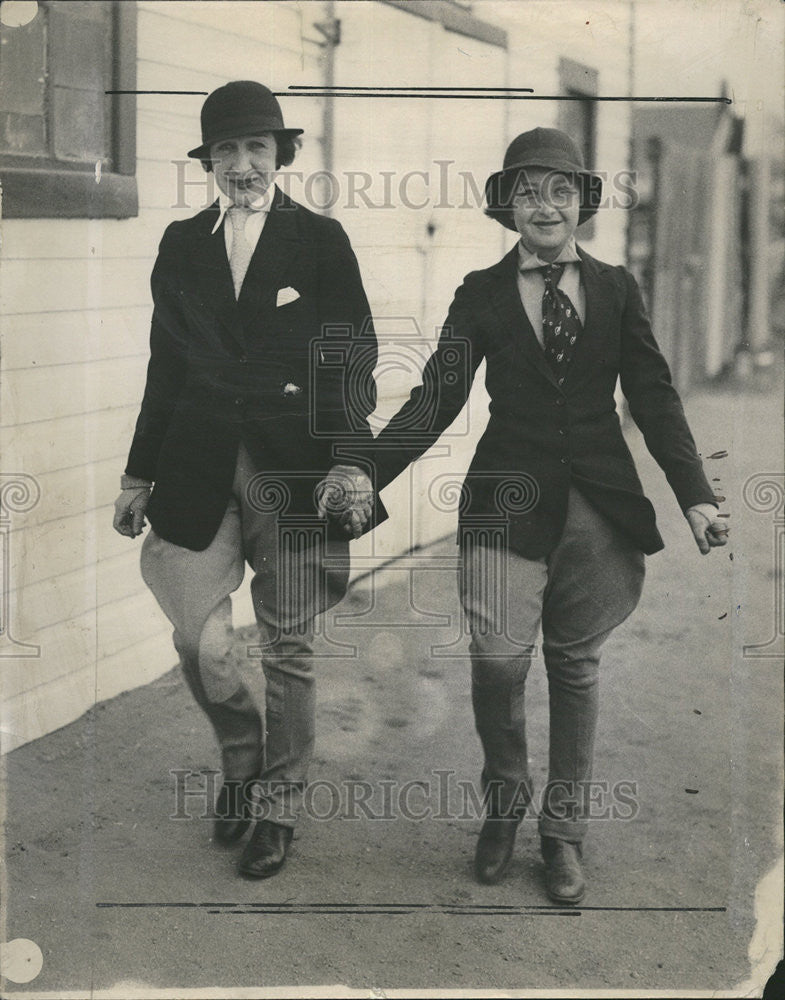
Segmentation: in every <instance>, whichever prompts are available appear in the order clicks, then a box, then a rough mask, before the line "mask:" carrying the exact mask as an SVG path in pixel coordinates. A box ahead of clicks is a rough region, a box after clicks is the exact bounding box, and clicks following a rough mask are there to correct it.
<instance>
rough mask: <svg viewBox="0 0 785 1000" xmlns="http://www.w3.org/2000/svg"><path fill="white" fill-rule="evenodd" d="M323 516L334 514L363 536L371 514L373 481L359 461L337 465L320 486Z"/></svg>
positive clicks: (319, 504) (319, 508)
mask: <svg viewBox="0 0 785 1000" xmlns="http://www.w3.org/2000/svg"><path fill="white" fill-rule="evenodd" d="M317 496H318V500H317V505H316V509H317V512H318V514H319V517H321V518H325V517H327V516H330V517H333V518H335V519H337V520H338V522H339V523H340V524H341V526H342V527H343V530H344V531H345V532H346V534H351V535H352V537H353V538H359V537H360V535H361V534H362V533H363V528H364V527H365V525H366V524H367V523H368V521H369V520H370V517H371V510H372V507H373V485H372V483H371V481H370V479H369V478H368V476H367V475H366V474H365V473H364V472H363V471H362V469H358V468H357V466H356V465H334V466H333V467H332V469H330V471H329V473H328V474H327V476H325V478H324V479H323V480H322V481H321V482H320V483H319V485H318V487H317Z"/></svg>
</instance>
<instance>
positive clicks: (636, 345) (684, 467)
mask: <svg viewBox="0 0 785 1000" xmlns="http://www.w3.org/2000/svg"><path fill="white" fill-rule="evenodd" d="M623 273H624V279H625V281H626V284H627V290H626V291H627V295H626V305H625V308H624V313H623V316H622V330H621V364H620V379H621V388H622V392H623V393H624V395H625V397H626V399H627V402H628V404H629V407H630V413H631V415H632V418H633V420H634V421H635V423H636V424H637V425H638V427H639V428H640V430H641V433H642V434H643V438H644V441H645V442H646V447H647V448H648V449H649V452H650V453H651V455H652V456H653V458H654V459H655V461H656V462H657V464H658V465H659V466H660V468H661V469H662V471H663V472H664V473H665V476H666V478H667V480H668V483H669V484H670V487H671V489H672V490H673V492H674V494H675V496H676V499H677V501H678V503H679V506H680V507H681V509H682V510H683V511H686V510H687V509H688V508H689V507H692V506H693V505H694V504H697V503H713V504H715V505H716V503H717V500H716V497H715V496H714V492H713V490H712V488H711V485H710V484H709V481H708V480H707V478H706V475H705V473H704V471H703V464H702V462H701V459H700V456H699V455H698V451H697V448H696V447H695V441H694V439H693V437H692V434H691V432H690V428H689V425H688V424H687V418H686V417H685V415H684V408H683V407H682V403H681V399H680V398H679V394H678V393H677V391H676V389H675V388H674V387H673V383H672V381H671V373H670V369H669V368H668V363H667V361H666V360H665V358H664V357H663V355H662V353H661V351H660V349H659V347H658V345H657V342H656V340H655V339H654V334H653V333H652V330H651V325H650V323H649V319H648V316H647V315H646V309H645V306H644V304H643V298H642V296H641V292H640V289H639V287H638V284H637V282H636V281H635V278H634V277H633V276H632V275H631V274H630V273H629V271H626V270H624V272H623Z"/></svg>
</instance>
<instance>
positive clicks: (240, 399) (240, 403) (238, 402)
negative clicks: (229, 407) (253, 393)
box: [234, 396, 243, 406]
mask: <svg viewBox="0 0 785 1000" xmlns="http://www.w3.org/2000/svg"><path fill="white" fill-rule="evenodd" d="M234 405H235V406H242V405H243V397H242V396H238V397H237V399H235V401H234Z"/></svg>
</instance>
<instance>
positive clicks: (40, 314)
mask: <svg viewBox="0 0 785 1000" xmlns="http://www.w3.org/2000/svg"><path fill="white" fill-rule="evenodd" d="M545 6H550V7H552V8H555V7H561V5H559V4H550V5H547V4H540V3H539V2H538V0H535V2H527V3H524V4H514V5H513V4H509V3H478V4H476V5H475V8H474V10H475V13H476V14H477V15H478V16H480V17H484V18H486V19H487V20H489V21H491V22H494V23H499V24H502V25H503V26H505V27H506V28H507V29H508V31H509V32H510V41H511V45H510V50H509V53H507V52H505V51H504V50H503V49H500V48H498V47H496V46H492V45H489V44H488V43H486V42H480V41H478V40H476V39H472V38H468V37H466V36H464V35H459V34H455V33H454V32H448V31H446V30H445V29H444V28H443V27H442V26H441V25H439V24H436V23H434V22H429V21H427V20H424V19H422V18H419V17H415V16H413V15H410V14H408V13H404V12H401V11H400V10H397V9H395V8H393V7H390V6H387V5H384V4H377V3H373V2H368V3H337V4H336V14H337V16H338V17H339V18H340V19H341V21H342V40H341V44H340V46H339V47H338V50H337V51H336V71H337V77H336V82H337V83H349V84H351V83H363V82H365V83H368V82H370V83H373V84H376V85H393V86H394V85H400V84H401V83H403V84H406V85H411V84H414V83H422V84H423V85H440V86H447V85H454V86H470V85H485V86H505V85H516V86H534V87H535V88H536V89H537V90H538V91H539V92H543V93H545V92H548V93H555V92H556V86H557V75H556V74H557V68H558V58H559V55H560V54H565V55H569V56H570V57H572V58H575V59H577V60H579V61H584V62H586V63H588V64H590V65H596V66H597V68H599V69H600V89H601V92H612V93H616V92H623V88H624V85H625V79H626V76H625V74H626V68H625V65H626V64H625V52H626V50H625V49H623V47H622V45H621V43H620V39H622V38H623V36H624V29H623V27H618V26H616V27H613V28H612V26H611V25H610V24H609V23H606V24H605V27H604V28H603V29H602V31H601V32H600V29H596V30H597V32H599V35H597V36H596V37H593V38H592V37H591V36H590V35H589V33H586V34H584V33H583V32H582V29H581V28H580V25H578V24H577V23H576V24H575V25H574V26H573V27H571V28H570V31H569V32H568V33H567V34H566V35H564V34H563V33H562V31H560V30H558V29H557V28H556V27H555V26H554V24H553V23H552V20H551V19H549V18H548V17H545V16H543V17H540V16H539V9H540V8H543V7H545ZM570 6H572V5H570ZM138 7H139V19H138V81H137V86H138V88H139V89H140V90H153V89H167V90H175V89H180V90H199V91H205V92H207V91H210V90H212V89H214V88H215V87H217V86H219V85H221V84H222V83H224V82H226V81H227V80H229V79H238V78H251V79H260V80H262V81H265V82H269V83H271V84H272V85H273V86H274V87H276V88H277V89H283V88H284V87H285V86H287V85H289V84H303V85H313V84H319V83H321V81H322V80H323V76H322V74H323V63H322V61H321V60H322V59H323V57H324V50H323V48H321V47H320V45H319V42H320V41H321V36H320V34H319V33H318V31H317V30H316V29H315V28H314V26H313V25H314V22H315V21H318V20H321V19H323V18H324V16H325V6H324V5H322V4H316V3H295V2H265V3H256V2H254V3H238V2H232V3H219V2H207V0H204V2H199V3H189V2H166V3H162V2H155V0H143V2H140V3H139V4H138ZM512 7H515V13H516V17H515V18H512V19H510V17H509V13H508V12H509V10H510V8H512ZM616 7H617V8H618V9H619V13H620V14H622V13H623V10H624V8H625V7H626V4H624V3H619V4H617V5H616ZM562 9H563V8H562ZM530 10H532V11H533V12H534V14H536V15H537V16H536V17H535V18H534V20H533V21H532V23H531V24H529V23H528V21H527V22H526V23H524V22H523V21H522V20H521V16H520V12H521V11H523V12H524V13H525V14H526V17H528V16H529V11H530ZM533 16H534V15H533ZM587 17H588V15H587ZM616 20H617V21H620V18H619V17H617V19H616ZM621 20H623V18H621ZM505 21H506V23H505ZM535 34H536V37H537V42H536V44H535V42H534V41H532V39H533V37H534V36H535ZM573 35H574V36H575V37H574V38H573ZM578 42H580V43H581V44H582V45H583V46H584V48H583V49H580V47H579V45H578ZM611 42H613V45H614V46H615V47H613V48H608V47H607V46H608V45H610V44H611ZM617 42H618V43H619V44H618V45H617V44H616V43H617ZM612 66H617V67H618V68H617V69H613V68H611V67H612ZM202 101H203V97H201V96H161V95H141V96H140V97H139V99H138V130H137V148H138V171H137V177H138V185H139V216H138V218H135V219H128V220H122V221H121V220H103V221H89V220H74V219H71V220H67V219H62V220H57V219H55V220H22V219H14V220H5V221H4V222H3V223H2V237H3V239H2V248H1V249H0V263H1V264H2V267H1V268H0V308H1V309H2V314H3V322H2V331H1V333H2V352H1V354H0V375H1V377H2V392H0V435H1V443H2V455H3V470H4V472H5V473H6V474H9V473H21V474H26V475H29V476H32V477H34V478H35V479H36V481H37V483H38V485H39V487H40V500H39V501H38V503H37V504H36V505H35V506H34V507H33V509H32V510H29V511H27V512H26V513H16V514H13V515H12V516H11V520H10V528H9V532H8V534H7V536H6V538H5V541H6V550H5V551H6V555H7V559H8V565H9V579H10V587H11V589H10V595H9V596H10V602H11V603H10V621H9V634H10V636H11V637H12V638H9V637H8V636H6V639H5V642H4V643H0V659H2V664H0V665H1V666H2V694H3V699H4V707H3V714H2V747H3V749H4V750H8V749H11V748H13V747H15V746H18V745H20V744H21V743H24V742H26V741H27V740H30V739H33V738H35V737H37V736H39V735H41V734H43V733H45V732H48V731H50V730H52V729H54V728H57V727H59V726H61V725H64V724H66V723H68V722H70V721H72V720H73V719H74V718H76V717H78V715H79V714H81V713H82V712H83V711H84V710H85V709H86V708H88V707H89V706H90V705H92V704H93V703H94V702H95V701H96V700H101V699H104V698H107V697H111V696H113V695H114V694H116V693H118V692H119V691H121V690H123V689H127V688H129V687H133V686H136V685H138V684H142V683H146V682H148V681H149V680H151V679H153V678H154V677H156V676H158V675H159V674H160V673H162V672H163V671H165V670H167V669H169V667H170V666H171V665H172V664H173V663H174V662H175V654H174V652H173V650H172V647H171V639H170V628H169V626H168V623H167V622H166V621H165V619H164V618H163V616H162V614H161V612H160V611H159V609H158V607H157V605H156V603H155V601H154V599H153V598H152V596H151V595H150V594H149V593H148V592H147V590H146V588H145V586H144V584H143V583H142V581H141V578H140V576H139V570H138V556H139V541H138V540H137V541H136V542H131V541H130V540H129V539H126V538H123V537H121V536H120V535H118V534H117V533H115V532H114V531H113V530H112V528H111V520H112V514H113V508H112V504H113V501H114V498H115V496H116V494H117V488H118V477H119V473H120V472H121V471H122V468H123V466H124V463H125V458H126V454H127V449H128V445H129V443H130V440H131V435H132V432H133V425H134V421H135V419H136V415H137V412H138V405H139V401H140V399H141V394H142V389H143V385H144V373H145V367H146V361H147V337H148V329H149V317H150V310H151V303H150V295H149V284H148V282H149V274H150V270H151V267H152V263H153V260H154V257H155V252H156V249H157V245H158V241H159V239H160V236H161V233H162V232H163V229H164V228H165V226H166V224H167V223H168V222H169V221H171V220H172V219H173V218H177V217H185V216H188V215H190V214H193V212H195V211H197V210H199V209H200V208H201V207H203V206H204V205H205V204H208V203H209V201H210V200H211V199H212V194H213V192H212V191H211V190H210V189H209V188H207V187H205V180H206V178H205V175H204V174H203V173H202V171H201V168H200V166H199V164H198V163H197V164H193V163H191V164H189V165H188V170H187V173H186V178H187V180H188V181H190V182H193V183H192V184H191V185H190V186H188V187H187V188H186V189H185V190H186V199H185V201H186V202H187V204H184V199H183V197H182V194H181V192H180V191H178V184H177V178H178V169H179V168H178V167H177V166H176V165H175V163H174V161H177V160H179V161H182V160H184V159H185V152H186V151H187V150H188V149H189V148H191V147H192V146H193V145H195V144H196V142H197V141H198V137H199V136H198V116H199V109H200V106H201V103H202ZM282 103H283V106H284V115H285V118H286V119H287V122H288V123H290V124H293V125H298V126H300V127H303V128H304V129H306V141H305V145H304V148H303V150H302V151H301V153H300V154H299V156H298V158H297V160H296V161H295V164H294V168H293V169H296V170H298V171H302V172H303V174H304V175H306V176H307V175H308V173H309V172H311V171H314V170H318V169H320V168H321V166H322V163H323V159H322V147H321V141H320V133H321V128H322V102H321V100H320V99H318V98H304V97H297V98H295V97H287V98H285V99H284V100H283V101H282ZM419 103H420V102H414V101H408V102H400V103H399V102H396V101H392V100H385V101H364V100H353V101H348V100H346V101H343V102H342V103H341V102H340V101H336V132H335V137H334V138H335V161H336V169H337V171H338V172H339V173H340V172H343V173H345V172H346V171H348V170H351V169H356V170H362V169H364V170H368V169H369V168H373V169H374V170H376V171H379V170H380V169H388V170H392V171H395V172H396V173H399V172H400V171H401V169H404V170H405V169H411V170H426V171H428V172H429V174H430V175H431V177H432V178H433V180H432V184H433V185H436V186H435V187H434V188H432V193H433V190H435V191H437V192H438V198H439V199H440V200H441V201H443V200H444V198H443V195H444V190H443V187H441V186H439V185H438V183H437V180H436V174H437V173H438V171H439V169H444V168H443V167H442V168H439V166H438V165H436V166H435V164H436V161H437V160H448V161H454V165H451V166H450V167H449V168H448V185H447V186H448V188H449V191H448V198H447V201H448V205H447V206H444V207H437V205H431V206H430V207H429V208H427V209H407V208H406V206H403V205H401V204H400V203H399V204H398V207H397V208H394V209H382V210H378V211H377V210H373V211H372V210H369V209H367V208H365V207H364V206H363V204H361V203H360V201H357V199H356V201H357V207H356V208H353V207H351V206H350V205H349V204H348V203H347V204H341V203H340V202H339V203H338V204H336V206H335V207H334V209H333V210H332V211H333V214H334V215H335V216H336V217H338V218H339V219H340V220H341V222H342V223H343V224H344V226H345V227H346V229H347V231H348V232H349V235H350V237H351V239H352V242H353V245H354V247H355V250H356V252H357V256H358V258H359V261H360V266H361V269H362V272H363V276H364V279H365V283H366V287H367V291H368V294H369V298H370V300H371V305H372V308H373V310H374V313H375V315H376V316H378V317H379V319H380V334H381V338H380V339H381V341H382V353H381V358H380V366H379V372H380V405H379V409H378V419H379V421H380V422H383V421H384V420H386V419H387V418H388V417H389V416H390V415H391V414H392V413H393V412H394V411H395V410H396V409H397V407H398V405H400V402H402V400H403V399H404V398H405V396H406V394H407V393H408V391H409V388H410V387H411V385H413V384H414V383H415V382H416V381H417V373H418V371H419V368H420V367H421V365H422V362H423V361H424V358H425V356H427V353H428V351H429V350H430V349H432V347H433V344H434V335H433V328H434V326H435V325H436V324H438V323H441V322H442V321H443V318H444V315H445V314H446V308H447V306H448V304H449V301H450V299H451V297H452V293H453V291H454V289H455V287H456V286H457V285H458V284H459V283H460V280H461V278H462V276H463V274H464V273H466V271H468V270H470V269H475V268H477V267H483V266H487V265H488V264H490V263H492V262H493V261H494V260H496V259H498V258H499V257H500V256H501V254H502V252H503V251H504V250H505V249H506V248H507V247H508V246H510V245H512V242H513V236H512V234H507V233H506V231H503V230H502V229H501V227H499V226H498V225H496V224H495V223H492V222H491V221H490V220H488V219H486V218H485V217H484V216H483V215H482V212H481V210H480V209H479V208H478V207H474V206H471V205H470V206H469V207H468V208H462V209H452V208H450V207H448V206H449V203H450V200H451V199H454V198H455V197H457V198H458V199H459V200H460V198H461V196H462V194H463V188H464V181H463V180H462V179H461V178H460V177H459V176H458V173H457V172H458V171H460V170H464V171H468V172H469V173H470V174H471V175H472V176H474V178H475V180H476V181H477V183H478V184H479V185H480V186H481V185H482V182H483V181H484V179H485V177H486V176H487V174H488V173H490V172H491V171H492V170H494V169H497V167H498V165H499V164H500V163H501V159H502V156H503V153H504V149H505V147H506V145H507V142H508V141H509V139H510V138H512V136H514V135H515V134H517V133H518V132H519V131H522V130H523V129H525V128H528V127H531V126H532V125H534V124H538V123H544V124H548V123H552V122H555V120H556V113H557V112H556V105H555V104H553V103H550V102H549V103H547V104H544V103H532V104H529V103H523V102H521V103H520V105H518V104H516V105H508V104H507V103H506V102H502V101H497V102H480V101H477V102H467V104H466V105H464V104H463V103H462V102H457V101H452V102H447V101H443V102H442V101H438V102H437V101H428V102H424V106H422V105H421V106H420V108H419V109H417V110H415V104H419ZM626 138H627V137H626V117H625V116H624V114H622V113H620V112H619V110H618V108H616V109H615V110H614V111H613V113H612V114H611V112H610V111H609V110H606V109H605V108H601V111H600V121H599V149H598V159H599V161H600V162H601V163H603V164H605V165H607V166H608V169H612V168H613V166H614V165H615V164H617V163H618V164H619V165H620V166H621V165H626ZM456 185H457V192H456ZM410 190H411V192H412V194H413V196H415V197H416V196H417V195H418V188H417V185H416V183H412V184H411V188H410ZM292 194H293V195H294V196H295V197H297V195H298V191H297V189H296V186H295V185H293V186H292ZM428 222H431V223H432V224H433V225H434V230H433V235H432V236H429V235H428V234H427V224H428ZM623 234H624V219H623V213H617V214H616V216H615V217H613V218H611V216H610V214H608V216H607V218H603V220H602V223H601V225H599V226H598V228H597V236H596V239H595V240H594V241H593V242H592V245H591V246H589V249H590V250H591V251H592V252H596V253H598V254H600V256H603V257H605V258H606V259H610V260H621V259H622V253H623V246H624V236H623ZM401 317H403V318H404V319H409V320H411V319H414V320H416V322H417V324H419V326H420V330H421V331H422V332H423V334H424V336H423V338H421V339H420V341H419V343H416V344H412V342H411V341H410V342H408V343H407V345H406V346H405V349H404V354H406V355H407V357H408V358H409V361H408V362H407V364H406V365H404V366H403V367H401V366H400V365H398V364H397V360H396V359H400V357H402V356H403V355H402V354H401V351H402V349H401V346H400V343H399V341H398V340H396V337H398V336H399V333H400V326H399V325H398V326H396V324H397V323H398V320H400V319H401ZM407 352H408V354H407ZM412 353H414V355H416V356H417V357H418V358H419V360H418V361H417V363H416V364H412V363H411V357H412ZM484 407H485V398H484V391H483V390H482V387H481V386H479V385H478V386H476V388H475V393H474V395H473V403H472V407H471V409H470V411H469V413H468V416H467V415H466V414H464V415H463V416H462V417H460V418H459V422H458V423H459V424H460V427H458V433H457V435H456V436H455V437H454V438H453V439H451V440H450V442H449V452H448V453H447V454H446V455H445V457H444V458H443V459H438V460H434V459H432V458H428V459H426V460H424V461H423V462H421V463H419V465H418V466H416V467H415V471H414V473H413V479H412V480H411V482H409V480H407V479H406V477H405V476H404V477H401V479H400V480H399V481H398V483H396V484H393V486H391V487H390V490H389V491H387V492H386V493H385V500H386V501H387V502H388V506H389V507H390V509H391V510H392V511H393V515H394V516H393V517H391V519H390V522H389V523H388V524H386V525H385V526H383V527H382V528H381V529H380V530H379V531H378V532H376V533H374V535H373V536H371V539H368V540H363V542H362V543H359V544H358V545H357V546H356V572H357V571H362V570H363V569H364V568H366V567H367V566H369V565H373V564H375V563H377V562H378V561H379V560H381V559H384V558H386V557H388V556H391V555H394V554H397V553H398V552H400V551H402V550H405V549H406V548H407V547H408V546H409V545H411V544H417V543H419V544H422V543H425V542H427V541H428V540H429V539H431V538H434V537H439V536H443V535H445V534H448V533H449V532H450V531H452V530H454V526H455V514H454V512H452V513H449V512H447V513H445V512H436V511H434V509H433V505H432V503H431V502H430V501H429V500H428V499H427V489H428V485H429V483H430V480H431V479H432V478H433V476H434V475H436V474H437V473H438V472H452V473H455V474H456V475H459V474H460V473H461V472H462V471H463V470H464V469H465V467H466V464H467V463H468V459H469V457H470V454H471V450H472V448H473V442H474V441H475V440H476V437H477V435H478V434H479V433H480V431H481V430H482V427H483V425H484V421H485V412H484ZM461 421H463V423H461ZM456 426H458V425H456ZM396 491H397V492H396ZM410 498H413V501H414V503H413V508H414V509H413V511H412V514H411V516H408V515H405V516H404V514H403V512H404V511H406V510H407V509H408V507H409V499H410ZM0 527H1V526H0ZM236 607H237V614H236V621H237V622H238V623H245V622H249V621H250V620H251V606H250V600H249V598H248V597H247V596H243V597H241V598H240V600H239V601H238V602H237V605H236ZM14 642H16V643H28V644H34V645H36V646H38V647H39V652H38V655H35V656H21V655H18V654H19V653H21V652H22V651H23V650H22V648H21V647H20V646H14V645H13V643H14ZM25 652H30V650H25Z"/></svg>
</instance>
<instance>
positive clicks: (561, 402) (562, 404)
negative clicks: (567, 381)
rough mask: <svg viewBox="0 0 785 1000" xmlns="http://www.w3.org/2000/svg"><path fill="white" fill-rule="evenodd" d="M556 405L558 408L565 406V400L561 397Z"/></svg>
mask: <svg viewBox="0 0 785 1000" xmlns="http://www.w3.org/2000/svg"><path fill="white" fill-rule="evenodd" d="M556 405H557V406H564V400H563V399H562V398H561V397H559V399H557V400H556Z"/></svg>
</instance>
